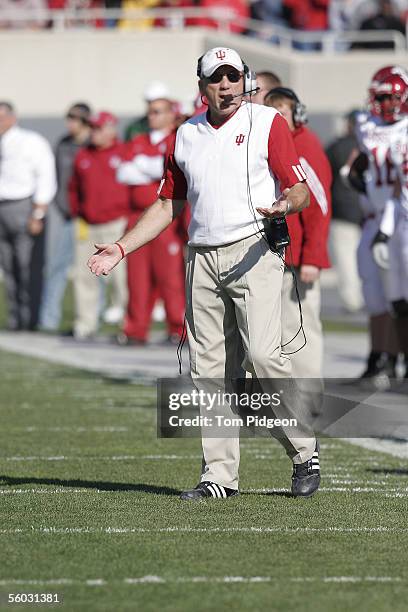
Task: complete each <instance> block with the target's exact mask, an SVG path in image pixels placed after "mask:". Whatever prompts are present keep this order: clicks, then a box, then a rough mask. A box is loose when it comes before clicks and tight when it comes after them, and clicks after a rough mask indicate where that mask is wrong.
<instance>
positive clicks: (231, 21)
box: [186, 0, 250, 34]
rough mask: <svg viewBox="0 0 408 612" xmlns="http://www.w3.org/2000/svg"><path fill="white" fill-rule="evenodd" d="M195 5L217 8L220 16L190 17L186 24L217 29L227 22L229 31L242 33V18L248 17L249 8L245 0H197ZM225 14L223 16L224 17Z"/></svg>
mask: <svg viewBox="0 0 408 612" xmlns="http://www.w3.org/2000/svg"><path fill="white" fill-rule="evenodd" d="M197 6H199V7H200V8H202V9H214V10H218V11H219V12H220V13H221V14H222V15H223V17H222V18H219V19H217V18H210V17H191V18H188V19H186V25H187V26H199V27H202V28H212V29H218V28H219V27H220V24H224V23H225V22H227V24H228V30H229V32H233V33H234V34H242V33H243V32H245V30H246V24H245V23H244V21H243V20H246V19H249V17H250V10H249V3H248V1H247V0H198V2H197ZM224 15H225V17H224Z"/></svg>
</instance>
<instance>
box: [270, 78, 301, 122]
mask: <svg viewBox="0 0 408 612" xmlns="http://www.w3.org/2000/svg"><path fill="white" fill-rule="evenodd" d="M272 92H273V93H274V94H276V95H280V96H283V97H284V98H289V100H292V102H294V103H295V105H294V107H293V110H292V119H293V123H294V124H295V126H299V125H303V124H304V123H307V111H306V106H305V105H304V104H302V102H301V101H300V100H299V98H298V97H297V95H296V94H295V92H294V91H293V89H290V88H289V87H274V88H273V89H271V91H270V92H268V94H267V95H269V94H271V95H272Z"/></svg>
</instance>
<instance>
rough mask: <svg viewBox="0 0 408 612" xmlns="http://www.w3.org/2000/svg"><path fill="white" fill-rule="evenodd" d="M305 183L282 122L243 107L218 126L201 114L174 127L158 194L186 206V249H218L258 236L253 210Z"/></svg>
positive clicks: (263, 110)
mask: <svg viewBox="0 0 408 612" xmlns="http://www.w3.org/2000/svg"><path fill="white" fill-rule="evenodd" d="M305 178H306V176H305V174H304V172H303V169H302V167H301V165H300V162H299V159H298V156H297V154H296V151H295V147H294V144H293V139H292V136H291V133H290V131H289V128H288V125H287V123H286V120H285V119H283V117H282V116H281V115H280V114H279V113H278V111H276V109H273V108H269V107H265V106H261V105H257V104H250V103H246V102H243V104H242V105H241V106H240V108H239V109H238V110H237V111H236V112H235V113H234V114H233V115H231V116H230V117H229V118H228V119H227V120H226V121H225V122H224V123H223V124H222V125H221V126H219V127H214V126H212V125H211V123H210V122H209V121H208V119H207V114H206V113H203V114H201V115H198V116H196V117H192V118H191V119H189V120H188V121H187V122H186V123H183V125H181V126H180V127H179V129H178V131H177V135H176V138H175V143H174V149H173V150H172V151H171V152H170V154H169V155H168V159H167V163H166V169H165V173H164V178H163V181H162V184H161V189H160V190H159V193H160V195H161V196H163V197H166V198H169V199H174V200H185V199H187V200H188V201H189V202H190V204H191V214H192V218H191V222H190V226H189V244H191V245H194V246H219V245H222V244H228V243H230V242H235V241H236V240H240V239H242V238H246V237H248V236H251V235H252V234H254V233H256V232H257V231H259V228H260V227H262V219H263V217H262V216H261V215H259V214H258V213H257V211H256V207H258V206H261V207H270V206H271V205H272V203H273V202H274V201H275V200H276V198H277V197H278V196H279V194H280V192H281V191H282V190H283V189H285V188H286V187H291V186H292V185H294V184H295V183H298V182H300V181H303V180H305Z"/></svg>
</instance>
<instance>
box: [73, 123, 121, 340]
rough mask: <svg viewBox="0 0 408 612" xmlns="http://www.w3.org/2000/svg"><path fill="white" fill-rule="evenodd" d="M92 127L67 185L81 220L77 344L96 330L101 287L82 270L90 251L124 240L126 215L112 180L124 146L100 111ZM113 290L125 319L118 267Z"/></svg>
mask: <svg viewBox="0 0 408 612" xmlns="http://www.w3.org/2000/svg"><path fill="white" fill-rule="evenodd" d="M90 126H91V143H90V144H89V145H88V146H87V147H84V148H82V149H80V150H79V151H78V153H77V155H76V157H75V161H74V171H73V175H72V178H71V180H70V183H69V197H70V205H71V213H72V215H73V216H74V217H79V220H80V225H79V227H80V234H79V236H78V238H77V241H76V245H75V273H74V282H73V285H74V298H75V321H74V329H73V335H74V338H75V339H77V340H86V339H89V338H92V337H93V336H94V335H95V334H96V332H97V330H98V324H99V314H100V313H99V310H100V308H99V304H100V299H99V296H100V294H99V292H100V286H99V282H98V279H96V278H95V279H90V278H89V276H88V274H87V273H86V265H85V264H86V262H87V260H88V258H89V256H90V254H91V253H92V252H93V250H94V248H93V245H95V247H96V248H103V246H101V245H103V244H104V243H107V242H112V241H114V240H115V239H116V238H117V237H118V236H121V235H122V234H123V232H124V230H125V228H126V225H127V220H128V215H129V189H128V187H127V186H126V185H122V184H121V183H119V182H118V181H117V180H116V171H117V168H118V167H119V165H120V162H121V159H122V157H123V155H124V146H125V145H124V144H123V143H121V142H120V141H119V140H118V138H117V118H116V117H115V116H114V115H112V114H111V113H109V112H106V111H102V112H100V113H98V114H97V115H95V116H94V117H91V118H90ZM81 221H82V223H81ZM84 222H85V223H84ZM98 245H99V246H98ZM120 268H123V269H120ZM95 280H96V282H95ZM112 285H113V287H112V289H113V306H114V307H115V308H117V309H118V310H119V311H120V312H121V313H122V314H123V312H124V309H125V306H126V302H127V290H126V266H118V268H117V274H114V275H113V277H112Z"/></svg>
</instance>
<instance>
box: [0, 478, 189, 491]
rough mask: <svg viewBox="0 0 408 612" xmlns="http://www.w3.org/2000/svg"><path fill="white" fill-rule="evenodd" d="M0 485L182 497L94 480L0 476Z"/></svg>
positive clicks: (145, 486) (147, 487)
mask: <svg viewBox="0 0 408 612" xmlns="http://www.w3.org/2000/svg"><path fill="white" fill-rule="evenodd" d="M0 483H1V484H5V485H9V486H15V485H22V484H31V485H32V484H34V485H54V486H57V487H77V488H84V489H97V490H99V491H138V492H140V493H153V494H154V495H180V493H181V491H180V490H178V489H171V488H170V487H161V486H157V485H150V484H146V483H126V482H100V481H92V480H79V479H77V480H62V479H60V478H35V477H33V476H23V477H20V478H18V477H14V476H4V475H0Z"/></svg>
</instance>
